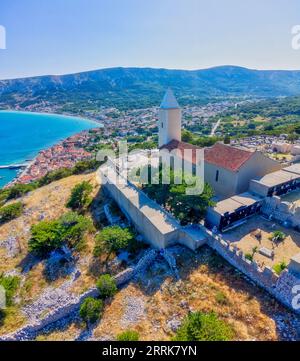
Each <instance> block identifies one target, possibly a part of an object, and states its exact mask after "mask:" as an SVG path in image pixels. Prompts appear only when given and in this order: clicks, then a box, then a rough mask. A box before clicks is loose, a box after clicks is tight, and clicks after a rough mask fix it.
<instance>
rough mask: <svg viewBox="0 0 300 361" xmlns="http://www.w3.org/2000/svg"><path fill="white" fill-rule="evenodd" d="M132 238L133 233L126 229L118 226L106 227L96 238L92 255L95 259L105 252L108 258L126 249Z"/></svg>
mask: <svg viewBox="0 0 300 361" xmlns="http://www.w3.org/2000/svg"><path fill="white" fill-rule="evenodd" d="M133 238H134V235H133V232H132V231H131V230H130V229H128V228H124V229H123V228H121V227H119V226H110V227H106V228H104V229H103V230H102V231H101V232H100V233H99V234H98V235H97V236H96V244H95V248H94V255H95V256H96V257H97V256H99V255H100V254H101V253H102V251H106V252H107V253H108V258H109V256H110V254H111V253H112V252H117V251H119V250H121V249H124V248H127V247H128V246H129V245H130V243H131V241H132V240H133Z"/></svg>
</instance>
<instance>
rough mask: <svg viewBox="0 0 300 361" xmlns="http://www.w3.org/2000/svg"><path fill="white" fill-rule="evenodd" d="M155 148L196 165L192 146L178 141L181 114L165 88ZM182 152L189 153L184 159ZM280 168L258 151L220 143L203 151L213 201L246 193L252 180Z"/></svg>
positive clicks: (169, 90)
mask: <svg viewBox="0 0 300 361" xmlns="http://www.w3.org/2000/svg"><path fill="white" fill-rule="evenodd" d="M158 118H159V119H158V132H159V149H161V150H163V149H165V150H168V151H170V152H172V155H173V154H175V156H176V157H178V158H181V159H183V158H184V157H185V158H184V159H185V160H187V161H190V162H191V163H192V164H193V165H194V166H195V165H196V164H195V163H196V162H197V159H196V150H197V149H199V150H200V149H201V148H199V147H197V146H195V145H192V144H189V143H185V142H182V141H181V129H182V121H181V119H182V111H181V108H180V106H179V104H178V102H177V100H176V98H175V96H174V94H173V92H172V90H171V89H168V90H167V92H166V94H165V96H164V98H163V101H162V103H161V105H160V108H159V112H158ZM185 150H190V153H189V154H192V157H190V159H188V158H187V156H186V153H184V152H185ZM280 169H281V165H280V163H278V162H276V161H274V160H272V159H270V158H268V157H267V156H265V155H264V154H263V153H261V152H259V151H249V150H246V149H242V148H237V147H233V146H231V145H226V144H223V143H221V142H218V143H216V144H215V145H213V146H212V147H207V148H205V149H204V181H205V182H207V183H209V184H210V185H211V187H212V188H213V190H214V192H215V195H216V199H218V200H223V199H225V198H228V197H231V196H234V195H236V194H240V193H243V192H246V191H247V190H248V188H249V185H250V181H251V180H252V179H253V178H260V177H263V176H264V175H266V174H269V173H272V172H275V171H278V170H280Z"/></svg>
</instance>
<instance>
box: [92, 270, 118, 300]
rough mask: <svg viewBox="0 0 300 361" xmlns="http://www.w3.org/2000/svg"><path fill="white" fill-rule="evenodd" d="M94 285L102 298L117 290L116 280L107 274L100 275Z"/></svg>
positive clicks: (110, 295) (111, 294)
mask: <svg viewBox="0 0 300 361" xmlns="http://www.w3.org/2000/svg"><path fill="white" fill-rule="evenodd" d="M96 286H97V288H98V291H99V293H100V297H101V298H103V299H105V298H108V297H112V296H113V295H114V294H115V293H116V292H117V290H118V288H117V285H116V281H115V280H114V279H113V278H112V277H111V276H110V275H109V274H105V275H102V276H100V277H99V279H98V281H97V283H96Z"/></svg>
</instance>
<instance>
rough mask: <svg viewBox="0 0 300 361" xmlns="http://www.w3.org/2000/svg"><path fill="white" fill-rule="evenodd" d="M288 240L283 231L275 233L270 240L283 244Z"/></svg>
mask: <svg viewBox="0 0 300 361" xmlns="http://www.w3.org/2000/svg"><path fill="white" fill-rule="evenodd" d="M285 238H286V234H285V233H283V232H281V231H275V232H273V233H272V235H271V237H270V239H271V240H272V241H275V242H282V241H283V240H284V239H285Z"/></svg>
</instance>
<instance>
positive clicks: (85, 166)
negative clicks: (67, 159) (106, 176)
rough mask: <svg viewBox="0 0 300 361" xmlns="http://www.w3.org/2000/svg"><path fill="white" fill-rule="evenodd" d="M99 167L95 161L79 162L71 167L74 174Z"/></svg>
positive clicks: (99, 163) (98, 163)
mask: <svg viewBox="0 0 300 361" xmlns="http://www.w3.org/2000/svg"><path fill="white" fill-rule="evenodd" d="M100 165H101V162H98V161H97V160H96V159H88V160H81V161H79V162H77V163H76V164H75V166H74V167H73V173H74V174H80V173H84V172H88V171H92V170H96V169H97V168H98V167H99V166H100Z"/></svg>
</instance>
